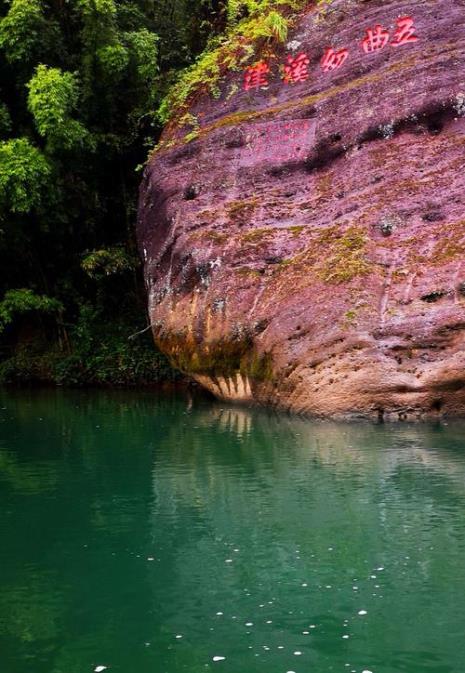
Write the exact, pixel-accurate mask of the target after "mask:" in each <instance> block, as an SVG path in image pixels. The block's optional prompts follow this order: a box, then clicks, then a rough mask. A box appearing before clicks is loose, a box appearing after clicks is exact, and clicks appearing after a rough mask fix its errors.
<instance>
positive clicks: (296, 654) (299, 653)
mask: <svg viewBox="0 0 465 673" xmlns="http://www.w3.org/2000/svg"><path fill="white" fill-rule="evenodd" d="M294 654H295V656H296V657H300V655H301V654H302V652H299V651H297V652H294Z"/></svg>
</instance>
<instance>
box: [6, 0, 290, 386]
mask: <svg viewBox="0 0 465 673" xmlns="http://www.w3.org/2000/svg"><path fill="white" fill-rule="evenodd" d="M301 4H302V2H301V0H68V2H66V3H62V2H57V0H0V268H1V269H2V274H1V276H0V362H1V363H3V364H2V365H1V367H0V381H1V380H2V379H3V380H18V379H20V380H24V379H28V378H36V379H37V378H39V379H46V380H48V379H51V380H54V381H63V382H66V381H71V382H85V381H91V382H112V381H113V382H124V383H130V382H137V381H138V380H144V381H145V380H146V379H150V377H151V375H152V374H153V375H154V377H155V378H157V376H158V374H154V372H160V371H161V370H162V371H163V376H165V374H166V367H165V363H164V361H163V359H162V358H161V356H160V355H159V354H157V353H156V351H155V349H154V347H153V345H152V343H151V341H150V337H149V336H148V335H145V336H144V337H142V338H141V340H140V341H137V340H136V341H135V342H132V341H128V336H129V335H130V334H131V333H133V332H137V331H139V330H142V329H143V328H144V327H145V326H146V325H147V317H146V314H145V293H144V289H143V286H142V282H141V268H140V261H139V258H138V255H137V250H136V245H135V238H134V224H135V216H136V201H137V187H138V182H139V178H140V174H139V172H138V170H139V169H140V167H141V166H142V165H143V163H144V162H145V160H146V157H147V152H148V150H149V149H151V148H153V147H154V146H155V145H156V143H157V141H158V138H159V135H160V132H161V127H162V125H163V124H164V123H166V121H168V120H170V119H174V118H179V117H181V118H182V116H183V115H184V116H186V112H185V108H186V104H188V102H189V99H190V96H191V95H192V93H193V92H195V91H197V90H198V88H199V85H200V84H201V85H202V86H203V87H204V88H205V87H206V88H207V89H208V90H210V92H211V93H213V94H215V91H216V90H217V87H218V83H219V81H220V79H221V76H222V74H223V72H224V69H225V68H231V67H237V66H238V65H239V64H241V63H244V62H246V61H247V60H251V59H253V58H254V54H255V52H256V48H257V47H260V48H263V45H264V44H267V43H271V42H272V41H274V40H283V39H285V37H286V35H287V29H288V23H289V17H290V14H289V12H290V11H291V10H292V9H296V8H297V7H298V6H300V5H301ZM240 36H242V38H240ZM239 42H240V43H241V45H242V46H241V48H240V49H238V44H239ZM84 334H85V335H86V336H85V337H84ZM89 339H91V341H92V346H91V347H89V343H90V341H89ZM138 363H139V364H138ZM139 365H140V366H139ZM28 372H29V374H30V375H29V374H28ZM76 372H77V373H76ZM141 372H142V373H141Z"/></svg>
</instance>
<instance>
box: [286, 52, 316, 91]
mask: <svg viewBox="0 0 465 673" xmlns="http://www.w3.org/2000/svg"><path fill="white" fill-rule="evenodd" d="M309 63H310V59H309V58H308V56H307V55H306V54H303V53H302V54H299V55H298V56H295V57H294V56H290V55H289V56H288V57H287V64H286V65H285V66H284V77H283V79H284V81H285V82H286V84H298V83H299V82H305V80H307V79H308V64H309Z"/></svg>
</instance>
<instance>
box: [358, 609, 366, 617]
mask: <svg viewBox="0 0 465 673" xmlns="http://www.w3.org/2000/svg"><path fill="white" fill-rule="evenodd" d="M358 614H359V615H360V616H362V617H363V615H366V614H367V611H366V610H359V611H358Z"/></svg>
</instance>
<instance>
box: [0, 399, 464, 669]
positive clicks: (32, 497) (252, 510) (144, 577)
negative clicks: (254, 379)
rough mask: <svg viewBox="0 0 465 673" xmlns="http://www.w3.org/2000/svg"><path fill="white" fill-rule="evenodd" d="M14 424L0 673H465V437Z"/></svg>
mask: <svg viewBox="0 0 465 673" xmlns="http://www.w3.org/2000/svg"><path fill="white" fill-rule="evenodd" d="M0 407H1V409H0V673H92V671H94V670H96V669H97V671H102V670H108V671H109V673H123V672H124V673H181V672H184V671H186V672H188V673H208V671H211V672H213V673H216V672H218V673H261V672H264V673H265V672H266V673H288V672H289V671H292V672H295V673H313V672H314V673H327V672H330V671H334V672H338V673H345V672H348V673H353V672H355V673H363V672H365V673H366V672H367V671H371V672H372V673H404V672H405V673H428V672H431V673H433V672H434V673H463V671H465V638H464V636H465V424H461V423H452V422H450V423H449V424H447V425H425V426H421V425H384V426H383V425H379V426H376V425H370V424H353V425H350V424H332V423H324V422H311V421H308V420H304V419H300V418H292V417H290V416H287V415H279V414H275V413H271V412H267V411H263V410H247V409H242V408H237V407H229V406H225V405H221V404H219V403H215V402H211V401H209V400H206V399H193V400H192V399H189V398H188V397H187V396H186V395H185V394H176V395H173V394H165V395H161V394H158V393H153V392H144V393H141V394H135V393H128V392H121V393H115V394H108V393H102V392H97V393H94V392H93V393H83V392H65V391H58V392H56V391H46V392H14V393H11V392H8V393H6V392H3V393H0ZM103 667H107V668H106V669H104V668H103Z"/></svg>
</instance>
